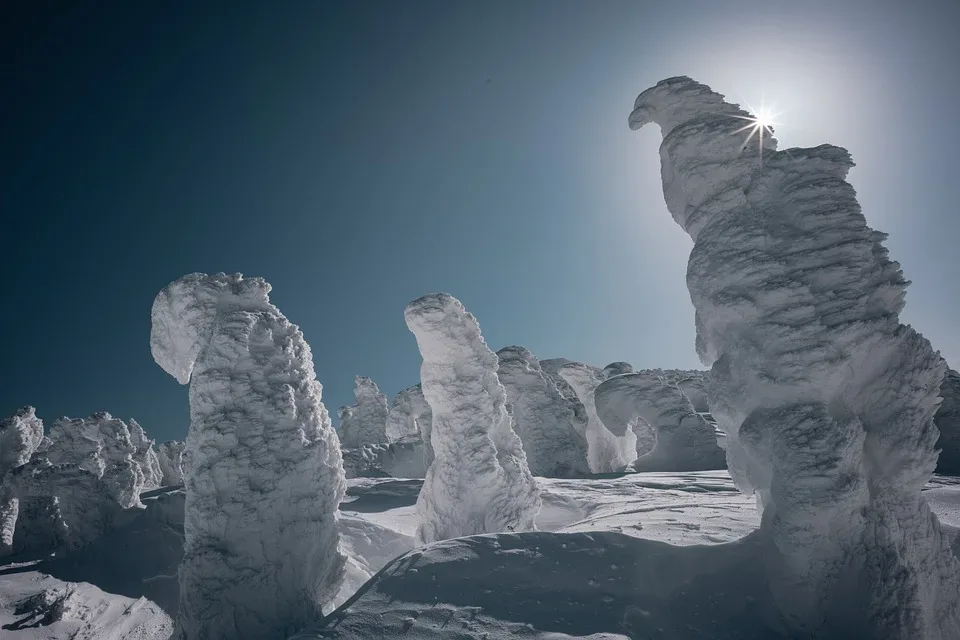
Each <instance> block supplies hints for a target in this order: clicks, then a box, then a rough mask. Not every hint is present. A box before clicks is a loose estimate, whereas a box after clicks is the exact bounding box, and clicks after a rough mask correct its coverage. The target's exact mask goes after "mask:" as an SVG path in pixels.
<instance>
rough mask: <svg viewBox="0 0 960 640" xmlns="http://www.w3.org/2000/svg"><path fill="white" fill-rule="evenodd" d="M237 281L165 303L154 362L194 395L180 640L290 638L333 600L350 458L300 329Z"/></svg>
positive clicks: (202, 284) (210, 279) (250, 281)
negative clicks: (340, 507)
mask: <svg viewBox="0 0 960 640" xmlns="http://www.w3.org/2000/svg"><path fill="white" fill-rule="evenodd" d="M269 291H270V285H269V284H268V283H267V282H265V281H264V280H263V279H261V278H243V277H242V276H241V275H240V274H235V275H225V274H223V273H219V274H216V275H212V276H210V275H206V274H200V273H195V274H191V275H187V276H184V277H183V278H180V279H179V280H176V281H174V282H173V283H171V284H170V285H168V286H167V287H166V288H164V289H163V290H162V291H160V293H159V294H158V295H157V297H156V299H155V301H154V304H153V310H152V321H153V326H152V331H151V336H150V345H151V350H152V352H153V357H154V359H155V360H156V362H157V364H159V365H160V366H161V367H162V368H163V369H164V370H165V371H166V372H167V373H169V374H170V375H172V376H173V377H174V378H176V379H177V380H178V381H179V382H180V383H181V384H188V383H189V384H190V432H189V435H188V436H187V442H186V455H185V467H186V468H185V470H184V471H185V473H184V476H185V478H184V480H185V489H186V502H185V514H184V557H183V560H182V562H181V565H180V572H179V573H180V607H179V612H178V617H177V631H176V634H177V637H178V638H180V639H181V640H195V639H201V638H204V639H205V638H240V637H249V638H285V637H288V636H289V635H291V634H293V633H294V632H296V631H297V630H298V629H300V628H302V627H303V626H305V625H307V624H308V623H311V622H313V621H315V620H317V619H318V618H319V617H320V616H321V615H322V608H323V607H324V606H325V605H327V604H328V603H330V602H331V600H332V599H333V598H334V597H335V595H336V594H337V591H338V589H339V587H340V583H341V582H342V579H343V575H344V570H345V569H344V565H345V557H344V555H343V554H342V553H341V552H340V550H339V546H338V543H339V536H338V533H337V508H338V505H339V504H340V500H341V499H342V498H343V494H344V490H345V485H346V483H345V480H344V475H343V464H342V459H341V454H340V444H339V441H338V438H337V434H336V432H335V431H334V429H333V427H332V425H331V423H330V418H329V415H328V413H327V410H326V408H325V407H324V405H323V402H321V399H320V398H321V390H322V388H321V386H320V383H319V382H317V380H316V376H315V374H314V368H313V358H312V355H311V351H310V347H309V346H308V345H307V343H306V341H304V339H303V334H302V333H301V332H300V329H299V328H298V327H297V326H296V325H294V324H291V323H290V322H289V321H288V320H287V319H286V318H285V317H284V316H283V314H281V313H280V311H279V310H278V309H277V308H276V307H275V306H274V305H273V304H271V303H270V299H269V297H268V293H269Z"/></svg>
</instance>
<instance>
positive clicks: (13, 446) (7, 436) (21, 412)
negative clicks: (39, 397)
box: [0, 406, 43, 481]
mask: <svg viewBox="0 0 960 640" xmlns="http://www.w3.org/2000/svg"><path fill="white" fill-rule="evenodd" d="M42 441H43V421H42V420H41V419H40V418H38V417H37V414H36V410H35V409H34V408H33V407H29V406H27V407H20V408H19V409H18V410H17V412H16V413H15V414H13V415H12V416H11V417H9V418H5V419H3V420H2V421H0V481H2V480H3V476H4V475H5V474H6V473H7V471H10V470H11V469H13V468H15V467H19V466H21V465H24V464H26V463H27V462H28V461H29V460H30V456H32V455H33V452H34V451H36V450H37V448H38V447H39V446H40V443H41V442H42Z"/></svg>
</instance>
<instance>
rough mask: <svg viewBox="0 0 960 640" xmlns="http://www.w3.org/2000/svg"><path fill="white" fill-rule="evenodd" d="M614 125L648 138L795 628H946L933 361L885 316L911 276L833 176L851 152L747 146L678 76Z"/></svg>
mask: <svg viewBox="0 0 960 640" xmlns="http://www.w3.org/2000/svg"><path fill="white" fill-rule="evenodd" d="M629 123H630V127H631V128H632V129H639V128H640V127H643V126H644V125H646V124H649V123H655V124H657V125H659V126H660V130H661V132H662V134H663V143H662V144H661V147H660V158H661V176H662V180H663V191H664V197H665V200H666V204H667V208H668V210H669V211H670V213H671V215H672V216H673V218H674V220H675V221H676V222H677V223H678V224H679V225H680V226H681V227H683V229H684V230H685V231H686V232H687V233H688V234H689V235H690V237H691V238H692V239H693V241H694V247H693V250H692V253H691V255H690V260H689V265H688V269H687V285H688V288H689V290H690V297H691V300H692V302H693V305H694V308H695V310H696V314H695V323H696V329H697V339H696V347H697V351H698V353H699V355H700V358H701V360H702V361H703V362H704V364H706V365H708V366H710V367H711V373H710V376H709V382H708V395H709V402H710V408H711V410H712V412H713V415H714V416H715V417H716V419H717V420H718V422H719V423H720V426H721V427H722V428H723V430H724V431H725V432H726V434H727V444H726V449H727V462H728V466H729V468H730V472H731V475H732V476H733V478H734V480H735V481H736V483H737V485H738V486H739V487H740V488H741V489H743V490H747V491H753V492H755V493H756V494H757V495H758V497H759V501H760V503H761V505H762V507H763V511H762V520H761V526H760V533H759V535H760V536H762V538H763V539H765V540H766V541H767V542H766V543H765V544H766V547H765V548H766V552H765V554H764V556H763V557H762V558H761V559H760V561H761V562H763V563H764V566H765V569H766V571H767V573H768V574H769V576H770V580H769V583H770V585H771V588H772V589H773V591H774V593H773V595H774V598H775V601H776V603H777V607H778V609H779V611H780V613H781V615H782V617H783V619H784V620H785V621H786V624H787V625H788V627H789V628H790V633H791V635H792V636H795V637H838V638H839V637H859V638H883V639H891V640H892V639H893V638H924V639H925V640H948V639H950V638H960V561H958V559H957V557H956V556H954V554H953V552H952V551H951V550H950V548H949V545H948V540H947V538H946V537H945V536H944V534H943V531H942V530H941V526H940V523H939V522H938V520H937V518H936V516H935V515H933V514H932V513H931V511H930V509H929V507H928V506H927V504H926V502H925V500H924V499H923V497H922V496H921V493H920V491H921V489H922V487H923V486H924V484H925V482H926V481H927V479H928V478H929V477H930V475H931V474H932V472H933V470H934V467H935V466H936V463H937V455H936V452H935V447H934V444H935V442H936V440H937V436H938V433H937V429H936V428H935V427H934V423H933V415H934V412H935V411H936V410H937V405H938V402H939V399H938V390H939V388H940V382H941V379H942V378H943V374H944V368H945V365H944V363H943V360H942V359H941V358H940V356H939V355H938V354H937V353H936V352H935V351H934V350H933V348H932V347H931V346H930V343H929V342H928V341H927V340H926V339H924V338H923V337H922V336H920V335H919V334H918V333H917V332H916V331H914V330H913V329H912V328H910V327H909V326H905V325H903V324H901V323H900V320H899V315H898V314H899V312H900V311H901V310H902V309H903V305H904V291H905V288H906V285H907V281H906V280H905V279H904V277H903V274H902V272H901V270H900V266H899V265H898V264H897V263H896V262H893V261H891V260H890V259H889V258H888V254H887V249H886V248H885V247H884V246H883V244H882V241H883V240H884V238H885V235H884V234H882V233H880V232H878V231H875V230H873V229H871V228H870V227H868V226H867V224H866V220H865V218H864V216H863V214H862V213H861V210H860V206H859V204H858V202H857V200H856V195H855V193H854V190H853V187H851V186H850V184H849V183H847V182H846V180H845V178H846V175H847V172H848V171H849V169H850V168H851V167H852V166H853V162H852V160H851V158H850V155H849V153H848V152H847V151H846V150H844V149H842V148H838V147H834V146H831V145H826V144H825V145H821V146H818V147H815V148H811V149H790V150H788V151H783V152H780V151H777V150H776V140H775V139H774V138H773V137H772V136H770V135H764V136H763V137H760V136H758V135H754V136H753V138H752V139H751V140H750V141H749V142H748V143H746V144H745V143H744V138H745V136H746V135H747V134H746V132H744V131H743V127H744V125H745V124H746V125H747V126H748V127H750V126H751V115H750V114H749V113H748V112H746V111H743V110H741V109H740V108H739V107H738V106H736V105H733V104H730V103H727V102H725V101H724V99H723V96H721V95H719V94H717V93H715V92H713V91H712V90H711V89H710V88H709V87H707V86H704V85H702V84H699V83H697V82H695V81H693V80H691V79H690V78H686V77H678V78H671V79H668V80H664V81H662V82H660V83H658V84H657V85H656V86H654V87H652V88H650V89H648V90H646V91H644V92H643V93H641V94H640V95H639V97H638V98H637V100H636V103H635V105H634V110H633V112H632V113H631V114H630V118H629ZM763 133H766V134H768V133H770V132H763ZM758 138H759V140H758ZM761 145H762V146H761ZM844 634H846V635H844Z"/></svg>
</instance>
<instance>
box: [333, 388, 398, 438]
mask: <svg viewBox="0 0 960 640" xmlns="http://www.w3.org/2000/svg"><path fill="white" fill-rule="evenodd" d="M353 396H354V398H356V400H357V404H355V405H353V406H349V407H340V409H339V410H338V416H339V418H340V437H341V444H342V446H343V447H344V448H345V449H354V448H357V447H362V446H364V445H368V444H383V443H386V442H388V441H389V438H387V396H385V395H383V394H382V393H380V389H379V387H377V383H375V382H374V381H373V380H371V379H370V378H365V377H363V376H357V377H356V378H355V379H354V383H353Z"/></svg>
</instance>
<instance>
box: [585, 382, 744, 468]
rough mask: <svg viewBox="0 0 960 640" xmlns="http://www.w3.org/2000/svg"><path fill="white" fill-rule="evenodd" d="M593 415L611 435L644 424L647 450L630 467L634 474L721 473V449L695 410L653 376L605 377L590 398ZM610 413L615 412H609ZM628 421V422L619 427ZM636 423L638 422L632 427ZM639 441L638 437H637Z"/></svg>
mask: <svg viewBox="0 0 960 640" xmlns="http://www.w3.org/2000/svg"><path fill="white" fill-rule="evenodd" d="M594 397H595V401H596V406H597V413H598V415H599V416H600V419H601V420H602V421H603V423H604V424H605V425H606V426H607V427H608V428H610V427H611V425H619V430H614V429H611V431H614V433H616V434H617V435H619V434H621V433H624V431H625V430H626V427H627V426H628V424H634V425H635V426H634V428H635V429H636V428H638V427H639V426H640V425H641V424H642V425H648V429H647V431H652V432H653V433H654V446H653V448H652V449H651V450H650V451H648V452H646V453H644V454H643V455H641V456H640V457H638V458H637V459H636V460H635V461H634V462H633V463H632V464H631V466H632V467H633V469H635V470H636V471H705V470H709V469H723V468H724V467H725V466H726V464H725V457H724V452H723V449H721V448H720V447H719V446H717V438H716V436H715V435H714V431H713V426H712V425H710V424H709V423H708V422H707V421H706V420H704V419H703V417H702V416H700V415H699V414H698V413H697V412H696V411H695V410H694V407H693V405H692V404H691V403H690V401H689V400H688V399H687V397H686V396H685V395H684V394H683V392H682V391H680V389H679V387H677V386H676V385H673V384H670V383H669V382H667V381H666V380H664V379H663V378H661V377H660V376H658V375H655V374H653V373H648V372H640V373H626V374H623V375H617V376H613V377H612V378H608V379H607V380H605V381H604V382H603V383H601V384H600V386H599V387H597V390H596V392H595V393H594ZM613 408H615V409H616V410H615V411H614V410H612V409H613ZM623 416H629V423H623V422H622V420H623ZM637 418H639V422H637ZM638 439H639V437H638Z"/></svg>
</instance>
